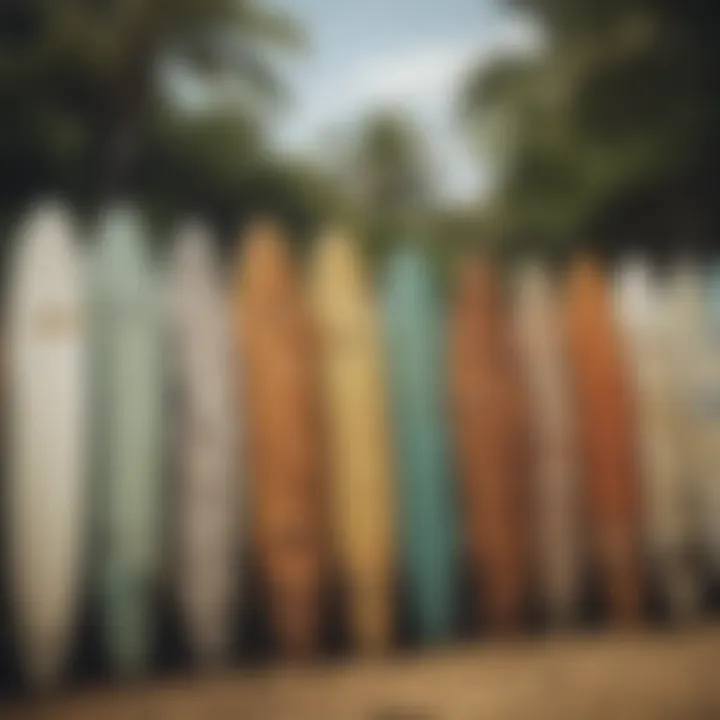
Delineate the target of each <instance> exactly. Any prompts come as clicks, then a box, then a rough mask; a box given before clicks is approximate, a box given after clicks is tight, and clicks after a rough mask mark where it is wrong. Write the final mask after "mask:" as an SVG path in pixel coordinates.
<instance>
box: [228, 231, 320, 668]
mask: <svg viewBox="0 0 720 720" xmlns="http://www.w3.org/2000/svg"><path fill="white" fill-rule="evenodd" d="M305 299H306V298H305V296H304V293H303V291H302V289H301V287H300V285H299V283H298V280H297V278H296V275H295V271H294V269H293V266H292V262H291V259H290V257H289V253H288V250H287V248H286V245H285V239H284V237H283V235H282V233H281V231H280V230H279V228H278V227H276V226H275V225H273V224H272V223H270V222H265V223H261V224H256V225H253V226H252V227H251V228H250V229H249V231H248V232H247V234H246V236H245V238H244V247H243V253H242V263H241V265H240V267H239V272H238V278H237V284H236V291H235V297H234V325H235V334H236V338H237V341H238V348H239V349H240V350H241V352H242V360H243V363H244V373H243V374H244V380H243V383H242V385H243V388H244V390H245V392H244V396H245V413H244V419H245V425H246V427H247V443H246V447H247V453H248V460H249V463H250V469H251V473H250V475H251V484H252V510H253V517H252V535H253V537H252V541H253V557H254V561H255V563H256V565H257V568H258V571H259V579H260V583H261V586H262V590H263V592H264V594H265V596H266V600H267V608H268V614H269V618H270V623H271V626H272V631H273V635H274V640H275V642H276V644H277V646H278V647H279V649H280V651H281V652H282V653H283V654H285V655H291V656H298V655H307V654H309V653H311V652H313V651H315V650H317V649H318V646H319V643H320V639H321V617H322V606H321V599H322V595H323V584H324V581H325V580H324V575H325V564H326V563H325V555H326V552H327V548H326V543H325V530H324V527H323V523H324V508H323V501H324V498H323V493H324V487H323V483H322V478H321V468H320V465H321V451H320V446H319V439H320V438H319V427H318V412H319V408H318V407H317V397H316V382H315V378H314V367H313V362H312V360H313V358H312V352H313V349H312V342H311V340H312V338H311V332H310V323H309V320H310V318H309V314H308V310H309V308H307V307H306V304H305Z"/></svg>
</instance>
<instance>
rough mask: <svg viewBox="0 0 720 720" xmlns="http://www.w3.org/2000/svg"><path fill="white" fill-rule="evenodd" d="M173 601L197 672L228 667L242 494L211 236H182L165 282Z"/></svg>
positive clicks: (198, 230)
mask: <svg viewBox="0 0 720 720" xmlns="http://www.w3.org/2000/svg"><path fill="white" fill-rule="evenodd" d="M169 321H170V322H169V342H170V353H169V355H168V357H169V360H170V363H171V365H170V374H171V381H172V391H173V399H174V403H173V405H174V408H175V410H174V413H173V415H174V417H173V420H172V421H173V442H172V444H171V449H172V453H173V486H174V488H175V492H174V497H175V507H176V511H177V515H176V518H175V529H176V533H175V540H176V560H177V568H176V570H177V573H176V575H177V593H178V603H179V608H180V613H181V618H182V620H183V622H184V625H185V629H186V634H187V639H188V641H189V644H190V647H191V650H192V651H193V653H194V655H195V657H196V659H197V660H198V662H199V663H201V664H206V665H207V664H217V663H219V662H222V661H223V660H224V659H226V658H227V655H228V652H229V650H230V646H231V640H232V637H233V616H234V600H235V594H236V585H237V577H236V573H237V570H238V567H239V565H238V563H237V551H238V547H237V542H236V540H237V537H238V535H237V533H236V527H237V525H238V523H237V520H238V519H239V516H240V503H239V498H238V494H239V492H238V491H239V485H238V483H237V482H236V478H235V474H234V468H235V463H234V458H233V454H234V447H235V437H236V431H235V429H234V425H233V411H232V408H233V404H234V388H233V383H232V382H231V373H230V356H229V352H230V344H229V321H228V317H227V303H226V301H225V297H224V294H223V290H222V286H221V284H220V278H219V273H218V269H217V265H216V259H215V257H214V253H213V248H212V244H211V240H210V237H209V235H208V233H207V231H206V230H205V229H204V228H203V227H201V226H200V225H197V224H188V225H186V226H185V227H184V228H183V229H182V231H181V232H180V234H179V236H178V238H177V241H176V246H175V248H174V253H173V257H172V262H171V267H170V278H169Z"/></svg>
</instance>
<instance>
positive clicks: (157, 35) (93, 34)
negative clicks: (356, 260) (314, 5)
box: [0, 0, 303, 206]
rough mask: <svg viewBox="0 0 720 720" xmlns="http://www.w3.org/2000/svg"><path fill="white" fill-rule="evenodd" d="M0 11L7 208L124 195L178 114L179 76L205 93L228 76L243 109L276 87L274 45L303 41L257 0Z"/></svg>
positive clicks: (129, 0)
mask: <svg viewBox="0 0 720 720" xmlns="http://www.w3.org/2000/svg"><path fill="white" fill-rule="evenodd" d="M0 13H2V23H1V24H0V27H1V30H0V102H1V103H2V107H3V113H2V117H0V161H1V162H2V166H3V168H4V173H3V180H2V181H0V182H2V193H3V198H4V200H5V202H6V204H8V205H10V206H13V205H15V204H17V203H18V202H19V201H21V200H23V199H24V198H26V197H28V196H32V195H34V194H36V193H37V192H38V191H55V192H56V191H61V192H63V193H65V194H68V195H70V196H72V197H74V198H76V199H84V200H87V199H91V200H97V199H98V198H99V197H104V196H107V195H112V194H117V193H125V192H132V191H133V190H134V189H135V187H136V185H137V179H138V168H140V167H142V166H144V165H146V164H147V162H146V161H147V158H148V155H149V154H152V153H153V151H152V150H151V148H150V145H151V143H152V141H153V140H157V139H159V138H160V139H162V138H163V136H164V135H165V134H166V133H168V132H169V133H171V134H172V133H173V132H174V129H173V124H174V123H176V122H179V123H180V124H182V123H184V122H185V121H184V120H183V117H182V112H181V110H180V108H179V107H178V102H177V97H176V95H177V93H176V92H175V91H176V90H177V88H178V86H179V85H180V83H182V82H185V83H186V84H187V83H188V82H190V83H194V87H195V88H196V90H197V89H199V88H203V89H205V90H207V88H208V87H209V86H210V84H211V83H210V81H213V82H214V83H216V84H217V83H218V82H219V81H228V80H229V81H231V82H233V83H234V84H235V85H236V87H237V88H238V90H242V92H243V102H242V108H243V112H244V113H246V114H248V115H251V114H252V112H253V111H254V108H253V104H254V103H256V101H257V100H258V99H263V100H268V99H271V100H277V99H278V98H279V97H280V96H281V94H282V84H281V82H280V80H279V79H278V76H277V73H276V72H274V71H273V69H272V65H271V64H270V55H271V54H272V52H273V51H274V50H276V49H278V48H279V49H296V48H298V47H300V46H302V44H303V38H302V36H301V34H300V33H299V31H298V30H297V28H296V27H295V26H294V24H292V23H291V22H290V21H289V20H287V18H285V17H284V16H282V15H278V14H276V13H274V12H272V11H271V10H269V9H268V8H267V7H266V6H265V5H264V4H263V2H262V0H115V1H113V0H106V1H104V2H101V1H99V0H98V1H91V0H63V1H62V2H53V1H52V0H35V1H34V2H26V1H24V0H19V1H16V2H12V3H10V4H9V5H8V4H6V5H4V6H3V9H2V10H1V11H0ZM240 121H241V122H244V121H243V119H242V118H240ZM161 145H162V142H161ZM176 148H178V149H179V150H180V151H181V152H182V148H181V147H180V146H176ZM163 150H164V151H167V150H168V147H167V143H165V147H164V149H163ZM159 152H160V154H162V150H160V151H159ZM156 154H157V153H156Z"/></svg>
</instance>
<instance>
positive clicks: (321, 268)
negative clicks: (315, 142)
mask: <svg viewBox="0 0 720 720" xmlns="http://www.w3.org/2000/svg"><path fill="white" fill-rule="evenodd" d="M310 278H311V283H310V294H311V299H312V307H313V312H314V320H315V329H316V332H317V336H318V341H319V357H318V361H319V370H320V382H321V388H322V397H323V411H324V418H325V425H324V427H325V452H326V456H325V458H326V466H327V469H328V483H329V485H328V487H329V497H330V507H329V510H330V518H331V527H332V533H333V536H332V537H333V547H334V551H335V553H336V556H337V561H338V567H339V568H340V572H341V575H342V580H343V586H344V588H345V589H346V591H347V598H348V608H349V619H350V624H351V628H352V635H353V639H354V642H355V645H356V646H357V647H358V648H359V649H361V650H363V651H368V652H373V651H379V650H382V649H383V648H386V647H387V646H388V644H389V640H390V636H391V624H392V623H391V616H392V603H391V593H392V589H391V588H392V575H393V568H394V562H393V558H394V553H393V508H394V502H393V494H392V487H391V480H392V471H391V461H390V447H389V437H388V424H387V414H386V413H387V408H386V403H385V392H384V387H383V385H384V383H383V376H384V373H383V363H382V351H381V344H380V327H379V322H378V317H377V314H376V308H375V306H374V303H373V300H372V293H371V288H370V287H369V286H368V284H367V280H366V277H365V274H364V269H363V266H362V259H361V256H360V252H359V250H358V248H357V245H355V244H354V243H353V241H352V240H351V239H350V238H349V237H347V236H345V235H344V234H342V233H341V232H328V233H326V234H325V235H324V236H323V237H322V238H321V239H320V241H319V242H318V244H317V246H316V248H315V253H314V257H313V262H312V268H311V276H310Z"/></svg>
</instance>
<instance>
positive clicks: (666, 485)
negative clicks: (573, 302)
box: [616, 258, 696, 617]
mask: <svg viewBox="0 0 720 720" xmlns="http://www.w3.org/2000/svg"><path fill="white" fill-rule="evenodd" d="M616 307H617V320H618V326H619V327H620V329H621V331H622V339H623V346H624V347H623V349H624V353H625V358H626V363H627V365H628V367H629V368H630V371H631V378H632V389H633V394H634V400H635V407H636V412H637V420H638V442H639V447H638V454H639V461H640V470H641V488H642V498H643V514H642V521H643V526H642V527H643V544H644V549H645V553H646V557H647V560H648V569H649V571H650V573H651V575H652V580H653V581H654V583H655V585H656V586H657V587H658V589H659V591H660V592H661V594H662V596H663V599H664V600H665V602H666V603H667V605H668V607H669V608H670V610H671V611H672V613H673V614H674V615H675V616H676V617H686V616H688V615H690V614H692V611H693V608H694V606H695V604H696V588H695V583H694V579H693V577H692V572H691V568H690V566H689V559H690V548H689V533H688V530H689V528H688V514H687V508H688V500H689V498H688V496H687V490H688V478H687V475H686V472H687V467H686V463H685V462H684V458H683V456H682V446H681V436H682V432H683V430H682V428H681V423H682V419H681V407H680V405H679V403H678V401H679V400H680V397H679V396H678V393H677V392H676V388H675V384H674V383H675V377H674V370H673V364H672V361H673V358H674V357H675V356H676V354H677V352H678V350H677V347H676V346H675V343H677V342H683V340H682V338H680V337H676V333H673V332H672V330H673V327H672V325H671V323H672V321H673V312H672V308H671V307H670V303H669V297H668V296H667V293H666V292H665V289H664V288H663V286H662V285H661V284H660V282H659V280H658V278H657V277H656V276H655V274H654V273H653V271H652V269H651V268H650V266H649V265H648V264H647V262H645V261H643V260H642V259H639V258H638V259H634V260H627V261H626V262H625V263H623V264H622V265H621V267H620V268H619V270H618V273H617V277H616ZM676 327H678V329H679V327H680V326H676Z"/></svg>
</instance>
